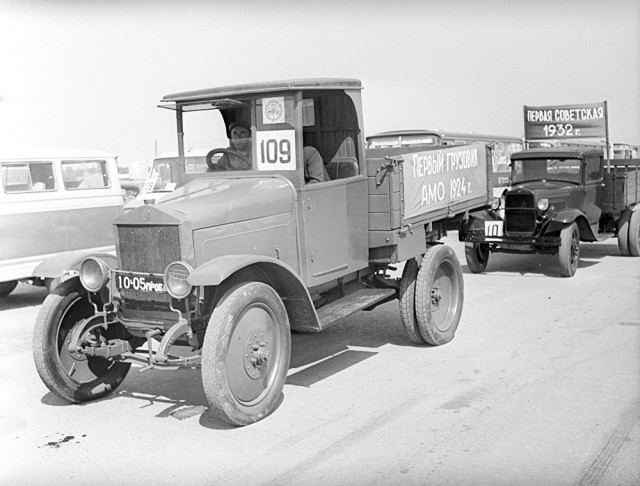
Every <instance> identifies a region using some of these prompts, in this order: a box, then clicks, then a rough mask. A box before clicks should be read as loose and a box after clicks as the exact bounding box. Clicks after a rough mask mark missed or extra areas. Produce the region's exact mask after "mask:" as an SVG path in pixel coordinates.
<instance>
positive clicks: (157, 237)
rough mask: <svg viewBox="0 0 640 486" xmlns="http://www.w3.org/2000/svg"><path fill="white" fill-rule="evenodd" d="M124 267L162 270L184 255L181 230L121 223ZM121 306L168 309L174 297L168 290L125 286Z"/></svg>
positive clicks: (174, 227) (121, 246)
mask: <svg viewBox="0 0 640 486" xmlns="http://www.w3.org/2000/svg"><path fill="white" fill-rule="evenodd" d="M118 242H119V244H120V255H119V256H120V261H121V263H122V267H121V270H123V271H131V272H144V273H157V274H163V273H164V270H165V268H167V266H168V265H169V264H170V263H172V262H175V261H178V260H180V259H181V254H180V231H179V227H178V226H177V225H172V226H167V225H163V226H151V225H135V226H118ZM121 297H122V308H123V310H124V312H125V314H126V312H127V310H136V311H164V312H167V311H169V304H170V302H171V297H170V296H169V294H168V293H166V292H142V291H138V290H122V291H121Z"/></svg>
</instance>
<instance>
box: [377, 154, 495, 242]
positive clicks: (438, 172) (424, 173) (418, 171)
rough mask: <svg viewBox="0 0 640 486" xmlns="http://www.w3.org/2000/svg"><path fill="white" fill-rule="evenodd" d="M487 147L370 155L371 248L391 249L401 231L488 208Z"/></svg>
mask: <svg viewBox="0 0 640 486" xmlns="http://www.w3.org/2000/svg"><path fill="white" fill-rule="evenodd" d="M488 160H489V158H488V148H487V145H486V144H473V145H464V146H456V147H449V148H416V147H411V148H394V149H369V150H368V151H367V161H366V164H367V177H368V179H369V248H376V247H381V246H389V245H393V244H395V242H396V241H397V236H398V232H402V231H407V230H411V229H412V228H418V227H422V226H424V225H426V224H428V223H430V222H434V221H437V220H442V219H446V218H451V217H454V216H456V215H458V214H460V213H464V212H466V211H471V210H474V209H478V208H480V207H482V206H484V205H486V204H487V202H488V200H489V196H490V195H491V187H490V180H491V178H490V175H489V171H490V170H491V167H490V164H488V163H487V161H488Z"/></svg>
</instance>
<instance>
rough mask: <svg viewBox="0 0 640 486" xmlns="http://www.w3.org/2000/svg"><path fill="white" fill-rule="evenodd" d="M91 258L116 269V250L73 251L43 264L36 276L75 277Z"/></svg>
mask: <svg viewBox="0 0 640 486" xmlns="http://www.w3.org/2000/svg"><path fill="white" fill-rule="evenodd" d="M89 256H95V257H99V258H101V259H102V260H104V262H105V263H106V264H107V265H109V268H112V269H113V268H116V262H117V258H116V256H115V250H114V252H113V253H109V252H97V253H96V252H91V251H87V250H73V251H65V252H63V253H59V254H57V255H55V256H53V257H51V258H48V259H46V260H44V261H43V262H41V263H40V264H39V265H38V266H37V267H36V268H35V270H34V272H33V273H34V276H36V277H41V278H52V279H53V278H61V279H62V280H63V281H64V280H66V278H69V277H72V276H75V275H77V274H78V271H79V270H80V264H81V263H82V262H83V261H84V259H85V258H87V257H89Z"/></svg>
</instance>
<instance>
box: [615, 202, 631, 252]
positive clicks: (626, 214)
mask: <svg viewBox="0 0 640 486" xmlns="http://www.w3.org/2000/svg"><path fill="white" fill-rule="evenodd" d="M632 214H633V211H631V210H630V209H625V210H624V211H622V214H621V215H620V221H618V249H619V250H620V254H621V255H622V256H630V255H631V251H630V250H629V221H630V220H631V215H632Z"/></svg>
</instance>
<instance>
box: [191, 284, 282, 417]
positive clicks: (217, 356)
mask: <svg viewBox="0 0 640 486" xmlns="http://www.w3.org/2000/svg"><path fill="white" fill-rule="evenodd" d="M290 354H291V334H290V330H289V318H288V316H287V311H286V309H285V307H284V304H283V303H282V300H281V299H280V297H279V296H278V294H277V293H276V291H275V290H274V289H273V288H272V287H270V286H268V285H266V284H264V283H260V282H248V283H242V284H238V285H236V286H234V287H232V288H231V289H229V290H228V291H227V292H226V293H225V295H224V296H223V297H222V299H221V300H220V302H219V303H218V305H217V306H216V308H215V310H214V311H213V314H212V315H211V319H210V320H209V326H208V327H207V331H206V334H205V338H204V344H203V347H202V384H203V387H204V392H205V395H206V396H207V400H208V401H209V404H210V405H211V409H212V412H213V413H214V414H215V415H216V416H217V417H218V418H220V419H221V420H223V421H225V422H227V423H230V424H233V425H248V424H251V423H254V422H257V421H258V420H261V419H263V418H265V417H266V416H268V415H269V414H271V413H272V412H273V411H274V410H275V409H276V407H277V406H278V404H279V403H280V400H281V397H282V389H283V387H284V382H285V379H286V377H287V371H288V369H289V358H290Z"/></svg>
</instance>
